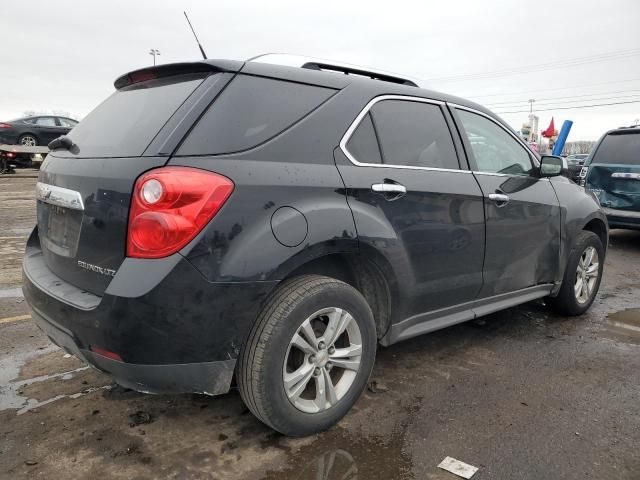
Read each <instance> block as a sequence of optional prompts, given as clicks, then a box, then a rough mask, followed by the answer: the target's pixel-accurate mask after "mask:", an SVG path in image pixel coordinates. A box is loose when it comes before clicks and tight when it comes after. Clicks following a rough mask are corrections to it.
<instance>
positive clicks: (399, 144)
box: [371, 100, 460, 169]
mask: <svg viewBox="0 0 640 480" xmlns="http://www.w3.org/2000/svg"><path fill="white" fill-rule="evenodd" d="M371 116H372V120H373V125H374V127H375V131H376V132H377V134H378V139H379V141H380V149H381V150H382V161H383V163H385V164H390V165H406V166H411V167H432V168H449V169H459V168H460V167H459V164H458V157H457V155H456V150H455V147H454V146H453V139H452V138H451V132H450V131H449V127H448V126H447V123H446V120H445V117H444V114H443V113H442V110H441V109H440V107H439V106H438V105H434V104H430V103H423V102H414V101H409V100H382V101H380V102H378V103H376V104H375V105H374V106H373V108H372V109H371Z"/></svg>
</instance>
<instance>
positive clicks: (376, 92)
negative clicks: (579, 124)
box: [114, 57, 516, 134]
mask: <svg viewBox="0 0 640 480" xmlns="http://www.w3.org/2000/svg"><path fill="white" fill-rule="evenodd" d="M258 58H260V57H258ZM267 60H268V59H264V58H263V59H262V60H260V61H246V62H245V61H239V60H227V59H207V60H201V61H197V62H183V63H173V64H162V65H157V66H154V67H145V68H142V69H139V70H134V71H132V72H129V73H125V74H124V75H121V76H120V77H118V78H117V79H116V80H115V82H114V85H115V87H116V88H117V89H120V88H123V87H126V86H127V85H130V84H131V83H135V81H136V80H135V77H136V76H138V77H140V78H144V77H145V75H146V74H148V73H152V72H153V73H154V74H155V75H157V76H158V77H160V76H166V75H175V74H180V73H190V72H207V71H209V72H231V73H243V74H248V75H255V76H262V77H270V78H280V79H284V80H289V81H294V82H298V83H307V84H310V85H317V86H323V87H328V88H334V89H343V88H345V87H347V86H351V85H353V86H358V87H361V88H363V89H366V90H367V92H368V93H369V94H370V95H371V97H376V96H380V95H402V96H412V97H420V98H425V99H431V100H437V101H440V102H446V103H449V104H454V105H460V106H463V107H467V108H470V109H473V110H476V111H479V112H481V113H483V114H485V115H487V116H489V117H491V118H493V119H495V120H496V121H498V122H499V123H500V124H501V125H503V126H504V127H506V128H508V129H509V130H510V131H511V132H512V133H514V134H516V133H515V131H514V130H513V129H512V128H511V127H510V126H509V125H508V124H507V122H505V121H504V120H502V119H501V118H500V117H499V116H498V115H496V114H495V113H493V112H492V111H490V110H489V109H487V108H485V107H483V106H482V105H479V104H477V103H475V102H472V101H470V100H467V99H465V98H461V97H457V96H454V95H449V94H446V93H443V92H439V91H436V90H431V89H428V88H423V87H418V86H414V85H415V82H412V83H413V85H403V84H401V83H397V81H398V80H401V81H402V80H405V79H407V80H408V78H409V77H404V76H398V75H397V74H389V73H388V72H382V71H380V70H374V71H370V72H371V73H372V76H384V75H388V76H390V78H391V79H392V80H395V81H384V80H379V79H372V78H367V77H365V76H362V75H359V74H347V73H340V72H338V71H326V70H323V69H317V68H315V66H313V67H309V68H305V66H304V65H303V66H302V67H300V66H298V67H295V66H290V65H280V64H275V63H266V62H267ZM314 60H315V59H314ZM312 63H313V62H312ZM340 65H341V66H344V65H346V66H347V68H349V67H351V68H353V67H356V66H353V65H349V64H340ZM356 68H357V69H358V70H362V71H364V72H365V73H367V72H368V71H367V70H366V68H365V67H356Z"/></svg>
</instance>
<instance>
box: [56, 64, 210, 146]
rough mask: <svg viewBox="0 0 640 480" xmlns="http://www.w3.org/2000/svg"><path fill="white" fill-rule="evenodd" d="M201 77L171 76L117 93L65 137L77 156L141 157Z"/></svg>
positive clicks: (134, 85) (191, 75)
mask: <svg viewBox="0 0 640 480" xmlns="http://www.w3.org/2000/svg"><path fill="white" fill-rule="evenodd" d="M204 77H205V75H204V74H202V73H197V74H195V73H194V74H185V75H174V76H171V77H163V78H158V79H153V80H148V81H146V82H140V83H135V84H133V85H130V86H128V87H124V88H122V89H120V90H118V91H116V92H115V93H113V94H112V95H111V96H110V97H109V98H107V99H106V100H105V101H104V102H102V103H101V104H100V105H98V107H96V108H95V109H94V110H93V111H92V112H91V113H90V114H89V115H87V116H86V117H85V118H84V119H83V120H82V122H81V123H79V124H78V125H77V126H76V127H75V128H74V129H73V130H72V131H71V132H70V133H69V134H68V137H69V138H71V139H72V140H73V142H74V143H75V144H76V145H77V146H78V149H79V151H78V154H77V156H79V157H128V156H140V155H142V154H143V152H144V151H145V149H146V148H147V146H148V145H149V143H150V142H151V140H153V138H154V137H155V136H156V134H157V133H158V132H159V131H160V129H161V128H162V126H163V125H164V124H165V123H166V122H167V120H169V118H171V116H172V115H173V113H174V112H175V111H176V110H177V109H178V107H179V106H180V105H182V103H183V102H184V101H185V100H186V99H187V98H188V97H189V95H191V93H192V92H193V91H194V90H195V89H196V87H197V86H198V85H200V83H201V82H202V81H203V79H204ZM66 154H68V153H67V152H66V151H65V152H64V155H66Z"/></svg>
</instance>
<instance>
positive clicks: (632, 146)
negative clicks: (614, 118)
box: [591, 132, 640, 165]
mask: <svg viewBox="0 0 640 480" xmlns="http://www.w3.org/2000/svg"><path fill="white" fill-rule="evenodd" d="M591 163H592V164H593V163H605V164H617V165H640V132H633V133H616V134H609V135H607V136H606V137H604V139H603V140H602V142H601V143H600V146H599V147H598V150H596V152H595V154H594V155H593V158H592V159H591Z"/></svg>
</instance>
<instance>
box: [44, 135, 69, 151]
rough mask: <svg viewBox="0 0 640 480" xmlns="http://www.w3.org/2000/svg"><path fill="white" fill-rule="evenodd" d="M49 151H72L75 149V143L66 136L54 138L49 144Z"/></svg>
mask: <svg viewBox="0 0 640 480" xmlns="http://www.w3.org/2000/svg"><path fill="white" fill-rule="evenodd" d="M48 146H49V150H55V149H57V148H64V149H65V150H70V149H71V148H73V146H74V143H73V140H71V139H70V138H69V137H67V136H66V135H60V136H59V137H58V138H54V139H53V140H51V141H50V142H49V145H48Z"/></svg>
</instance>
